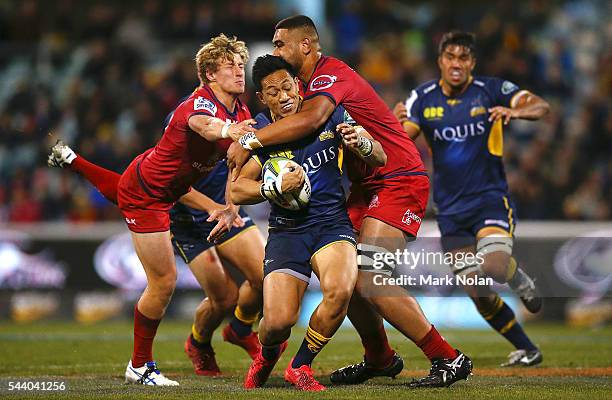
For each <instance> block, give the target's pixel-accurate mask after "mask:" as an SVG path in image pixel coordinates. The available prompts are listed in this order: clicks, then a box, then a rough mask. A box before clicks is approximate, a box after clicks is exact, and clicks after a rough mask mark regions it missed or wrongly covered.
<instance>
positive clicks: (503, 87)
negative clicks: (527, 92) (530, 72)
mask: <svg viewBox="0 0 612 400" xmlns="http://www.w3.org/2000/svg"><path fill="white" fill-rule="evenodd" d="M473 79H474V80H473V83H474V86H475V87H477V88H481V89H482V90H489V91H496V90H500V91H502V93H504V94H508V93H511V92H514V91H516V90H518V88H519V87H518V86H517V85H516V84H515V83H514V82H511V81H509V80H507V79H502V78H499V77H496V76H480V75H479V76H474V78H473Z"/></svg>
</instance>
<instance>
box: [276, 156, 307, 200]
mask: <svg viewBox="0 0 612 400" xmlns="http://www.w3.org/2000/svg"><path fill="white" fill-rule="evenodd" d="M287 168H289V172H285V173H283V174H282V175H279V176H278V178H277V179H282V181H281V191H282V192H283V193H291V192H299V191H300V190H301V189H302V186H304V179H305V176H306V173H305V172H304V168H302V167H301V166H300V165H298V164H297V163H291V164H289V165H288V166H287Z"/></svg>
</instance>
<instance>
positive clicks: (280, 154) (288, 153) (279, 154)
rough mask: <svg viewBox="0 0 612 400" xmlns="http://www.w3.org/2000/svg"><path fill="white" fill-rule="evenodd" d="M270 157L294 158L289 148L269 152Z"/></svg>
mask: <svg viewBox="0 0 612 400" xmlns="http://www.w3.org/2000/svg"><path fill="white" fill-rule="evenodd" d="M269 157H270V158H274V157H285V158H288V159H290V160H292V159H294V158H295V156H294V155H293V151H291V150H280V151H275V152H273V153H270V154H269Z"/></svg>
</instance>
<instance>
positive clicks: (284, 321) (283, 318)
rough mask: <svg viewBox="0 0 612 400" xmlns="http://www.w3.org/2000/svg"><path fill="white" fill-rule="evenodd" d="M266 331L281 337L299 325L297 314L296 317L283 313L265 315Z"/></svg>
mask: <svg viewBox="0 0 612 400" xmlns="http://www.w3.org/2000/svg"><path fill="white" fill-rule="evenodd" d="M264 315H265V316H264V319H265V324H266V330H267V331H268V332H269V334H271V335H280V334H282V333H284V332H287V331H289V330H291V328H293V326H294V325H295V324H296V323H297V319H298V316H297V313H296V314H295V315H287V314H282V313H272V314H270V313H264Z"/></svg>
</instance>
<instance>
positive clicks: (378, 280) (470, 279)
mask: <svg viewBox="0 0 612 400" xmlns="http://www.w3.org/2000/svg"><path fill="white" fill-rule="evenodd" d="M374 284H375V285H378V286H387V285H392V286H454V285H465V286H489V285H492V284H493V278H489V277H482V276H465V275H458V276H448V275H447V276H433V275H419V276H408V275H400V276H398V277H389V276H384V275H379V274H377V275H374Z"/></svg>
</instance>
